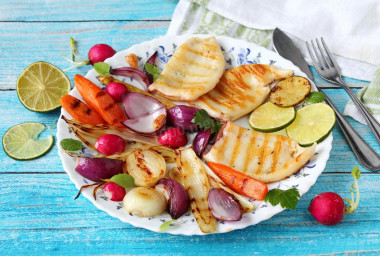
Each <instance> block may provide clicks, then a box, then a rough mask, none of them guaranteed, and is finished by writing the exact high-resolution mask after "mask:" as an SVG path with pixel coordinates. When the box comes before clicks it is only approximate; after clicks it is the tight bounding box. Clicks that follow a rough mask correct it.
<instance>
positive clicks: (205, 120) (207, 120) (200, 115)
mask: <svg viewBox="0 0 380 256" xmlns="http://www.w3.org/2000/svg"><path fill="white" fill-rule="evenodd" d="M191 122H192V123H194V124H197V125H199V127H200V128H202V129H203V130H205V131H206V130H208V129H211V133H216V132H218V131H219V129H220V128H221V127H222V124H221V123H219V122H218V121H216V120H215V119H214V118H212V117H210V116H209V114H208V113H207V111H206V110H204V109H201V110H199V111H198V112H196V113H195V117H194V118H193V120H191Z"/></svg>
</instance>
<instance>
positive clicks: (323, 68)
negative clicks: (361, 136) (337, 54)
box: [306, 38, 380, 143]
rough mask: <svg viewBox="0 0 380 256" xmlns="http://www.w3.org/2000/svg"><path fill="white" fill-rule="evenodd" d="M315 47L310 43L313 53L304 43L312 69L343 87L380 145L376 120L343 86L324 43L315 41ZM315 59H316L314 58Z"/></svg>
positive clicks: (339, 72) (338, 72)
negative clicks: (312, 65) (311, 62)
mask: <svg viewBox="0 0 380 256" xmlns="http://www.w3.org/2000/svg"><path fill="white" fill-rule="evenodd" d="M315 41H316V44H317V46H318V48H317V47H316V46H315V44H314V41H311V45H312V47H313V50H314V53H313V51H312V49H311V47H310V44H309V43H308V42H306V45H307V49H308V50H309V54H310V57H311V59H312V61H313V64H314V67H315V69H316V70H317V72H318V74H319V75H320V76H321V77H322V78H323V79H325V80H327V81H329V82H330V83H334V84H337V85H340V86H341V87H343V89H344V90H345V91H346V92H347V93H348V95H350V97H351V99H352V101H353V102H354V104H355V105H356V107H357V108H358V109H359V111H360V113H361V114H362V115H363V117H364V119H365V121H366V122H367V124H368V126H369V128H370V129H371V131H372V133H373V134H374V135H375V137H376V139H377V141H378V142H379V143H380V124H379V123H378V122H377V120H376V119H375V118H374V117H373V116H372V115H371V113H370V112H369V111H368V109H367V108H366V107H365V106H364V105H363V103H362V102H361V101H360V100H359V99H358V97H357V96H356V94H355V93H354V92H353V91H352V90H351V89H350V87H349V86H348V85H347V84H345V83H344V82H343V80H342V72H341V70H340V68H339V66H338V64H337V63H336V61H335V59H334V56H333V55H332V54H331V53H330V51H329V49H328V47H327V45H326V43H325V41H324V40H323V38H321V42H322V46H321V44H320V43H319V40H318V39H316V40H315ZM315 56H316V57H317V59H318V61H317V59H316V58H315Z"/></svg>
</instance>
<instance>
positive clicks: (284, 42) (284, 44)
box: [272, 28, 380, 171]
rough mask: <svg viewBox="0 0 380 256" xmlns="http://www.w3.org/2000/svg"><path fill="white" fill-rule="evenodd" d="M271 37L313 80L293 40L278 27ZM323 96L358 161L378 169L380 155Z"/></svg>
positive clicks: (280, 50)
mask: <svg viewBox="0 0 380 256" xmlns="http://www.w3.org/2000/svg"><path fill="white" fill-rule="evenodd" d="M272 39H273V46H274V49H275V51H276V52H277V53H278V54H279V55H280V56H282V57H283V58H285V59H287V60H290V61H291V62H292V63H293V64H294V65H295V66H297V67H299V68H300V69H301V71H302V72H304V73H305V74H306V76H307V77H308V78H309V79H310V80H313V75H312V74H311V72H310V69H309V66H308V64H307V63H306V61H305V59H304V57H303V56H302V53H301V51H300V50H299V49H298V48H297V46H295V45H294V43H293V41H292V40H291V39H290V38H289V37H288V36H287V35H286V34H285V33H284V32H283V31H281V30H280V29H279V28H276V29H275V30H274V31H273V38H272ZM317 89H318V91H320V92H321V93H323V94H325V93H324V92H323V91H322V90H321V89H320V88H318V87H317ZM325 96H326V103H327V104H329V105H330V106H331V108H332V109H334V111H335V116H336V120H337V123H338V124H339V126H340V128H341V130H342V133H343V135H344V137H345V138H346V140H347V142H348V144H349V145H350V147H351V149H352V151H353V152H354V154H355V156H356V158H357V159H358V161H359V162H360V163H361V164H362V165H363V166H364V167H365V168H366V169H368V170H370V171H380V156H379V155H378V154H377V153H376V152H375V151H374V150H373V149H372V148H371V147H370V146H369V145H368V144H367V143H366V142H365V141H364V140H363V139H362V138H361V137H360V135H359V134H358V133H357V132H356V131H355V130H354V129H353V128H352V126H351V125H350V124H349V123H348V122H347V121H346V119H344V117H343V115H342V114H341V113H340V112H339V111H338V109H337V108H336V107H335V106H334V104H333V103H332V102H331V100H330V99H329V98H328V97H327V95H326V94H325Z"/></svg>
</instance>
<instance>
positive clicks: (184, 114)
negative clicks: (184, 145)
mask: <svg viewBox="0 0 380 256" xmlns="http://www.w3.org/2000/svg"><path fill="white" fill-rule="evenodd" d="M198 111H199V109H198V108H194V107H189V106H185V105H177V106H175V107H172V108H171V109H169V110H168V122H169V124H171V125H173V126H175V127H180V128H182V129H184V130H185V131H191V132H194V131H198V130H199V126H198V125H197V124H194V123H192V122H191V120H193V118H194V117H195V113H196V112H198Z"/></svg>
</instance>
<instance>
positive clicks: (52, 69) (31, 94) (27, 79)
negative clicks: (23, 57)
mask: <svg viewBox="0 0 380 256" xmlns="http://www.w3.org/2000/svg"><path fill="white" fill-rule="evenodd" d="M16 90H17V95H18V97H19V99H20V101H21V103H22V104H23V105H24V106H25V107H26V108H27V109H29V110H32V111H36V112H47V111H50V110H53V109H56V108H58V107H59V106H60V103H59V100H60V98H61V97H62V96H65V95H66V94H68V93H69V91H70V80H69V78H67V76H66V74H65V73H64V72H63V71H62V70H60V69H59V68H57V67H56V66H54V65H52V64H50V63H47V62H43V61H38V62H34V63H33V64H31V65H30V66H29V67H27V68H26V69H25V70H24V71H23V72H22V73H21V75H20V76H19V77H18V79H17V85H16Z"/></svg>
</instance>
